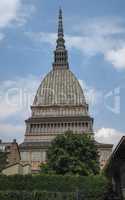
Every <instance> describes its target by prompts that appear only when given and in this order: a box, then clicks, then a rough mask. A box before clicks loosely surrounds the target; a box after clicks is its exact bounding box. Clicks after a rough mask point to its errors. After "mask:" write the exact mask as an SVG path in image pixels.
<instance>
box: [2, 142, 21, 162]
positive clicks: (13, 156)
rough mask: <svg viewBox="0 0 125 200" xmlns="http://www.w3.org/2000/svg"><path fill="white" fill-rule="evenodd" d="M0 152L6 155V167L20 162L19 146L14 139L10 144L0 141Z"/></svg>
mask: <svg viewBox="0 0 125 200" xmlns="http://www.w3.org/2000/svg"><path fill="white" fill-rule="evenodd" d="M0 151H2V152H6V153H7V165H13V164H14V163H18V162H20V159H21V157H20V151H19V146H18V143H17V142H16V140H15V139H14V140H13V141H12V142H2V140H0Z"/></svg>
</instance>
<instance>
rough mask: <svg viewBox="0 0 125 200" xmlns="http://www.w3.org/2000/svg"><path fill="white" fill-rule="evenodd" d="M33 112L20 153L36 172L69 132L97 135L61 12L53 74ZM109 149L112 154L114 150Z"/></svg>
mask: <svg viewBox="0 0 125 200" xmlns="http://www.w3.org/2000/svg"><path fill="white" fill-rule="evenodd" d="M31 110H32V116H31V118H29V119H27V120H26V133H25V139H24V143H22V144H21V145H20V151H21V158H22V162H24V163H25V162H30V163H31V164H32V170H38V166H39V165H40V163H41V162H46V151H47V148H48V145H49V144H50V143H51V141H52V140H53V139H54V138H55V136H57V135H59V134H62V133H65V132H66V131H68V130H71V131H73V132H74V133H75V134H77V133H81V134H87V133H89V134H92V135H93V118H91V117H90V115H89V112H88V110H89V107H88V104H87V103H86V100H85V96H84V93H83V90H82V88H81V86H80V84H79V81H78V80H77V78H76V77H75V75H74V74H73V73H72V72H71V70H70V68H69V62H68V52H67V50H66V47H65V40H64V31H63V21H62V10H61V9H60V10H59V24H58V38H57V45H56V50H55V51H54V62H53V65H52V70H51V71H50V72H49V73H48V74H47V75H46V76H45V78H44V79H43V80H42V82H41V84H40V86H39V88H38V91H37V94H36V96H35V99H34V102H33V105H32V107H31ZM106 148H107V149H108V153H109V151H110V152H111V148H112V146H106Z"/></svg>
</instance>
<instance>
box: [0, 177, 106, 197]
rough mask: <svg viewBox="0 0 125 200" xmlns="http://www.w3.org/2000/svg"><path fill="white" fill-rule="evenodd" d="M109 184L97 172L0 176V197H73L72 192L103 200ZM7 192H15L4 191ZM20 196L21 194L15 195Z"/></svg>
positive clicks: (80, 195)
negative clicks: (90, 174)
mask: <svg viewBox="0 0 125 200" xmlns="http://www.w3.org/2000/svg"><path fill="white" fill-rule="evenodd" d="M109 185H110V184H109V182H108V181H107V179H106V178H105V177H103V176H101V175H98V176H85V177H84V176H83V177H81V176H60V175H58V176H57V175H51V176H49V175H36V176H31V175H30V176H19V175H15V176H9V177H7V176H0V191H2V192H1V193H0V195H1V196H0V200H6V199H7V200H16V199H18V200H22V199H23V200H25V199H28V200H46V199H47V200H63V199H65V200H75V199H76V195H79V197H81V198H80V199H81V200H82V199H86V200H104V199H105V196H106V193H107V191H108V188H109ZM8 191H17V192H9V193H8ZM22 191H25V192H22ZM31 191H32V192H31ZM35 191H37V192H35ZM44 191H46V192H44ZM30 192H31V193H30ZM2 195H3V196H2ZM7 195H8V196H7ZM21 195H23V196H24V197H22V199H21V197H19V198H18V196H21ZM34 195H35V196H34ZM26 196H27V198H26ZM44 196H45V197H44ZM52 196H53V197H52ZM59 196H60V197H59ZM7 197H8V198H7Z"/></svg>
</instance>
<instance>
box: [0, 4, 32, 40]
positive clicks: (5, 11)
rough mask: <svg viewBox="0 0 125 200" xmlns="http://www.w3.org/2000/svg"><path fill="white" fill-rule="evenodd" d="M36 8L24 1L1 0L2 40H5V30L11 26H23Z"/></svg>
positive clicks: (0, 29)
mask: <svg viewBox="0 0 125 200" xmlns="http://www.w3.org/2000/svg"><path fill="white" fill-rule="evenodd" d="M34 11H35V7H34V6H33V5H31V4H26V3H24V2H22V0H0V40H2V39H4V29H5V28H7V27H9V26H10V25H11V26H12V25H23V24H25V23H26V22H27V20H28V18H29V17H30V16H31V13H33V12H34Z"/></svg>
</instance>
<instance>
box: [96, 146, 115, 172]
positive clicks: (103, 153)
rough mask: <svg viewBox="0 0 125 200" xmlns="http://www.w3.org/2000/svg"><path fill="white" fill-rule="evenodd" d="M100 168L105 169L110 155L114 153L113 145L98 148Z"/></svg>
mask: <svg viewBox="0 0 125 200" xmlns="http://www.w3.org/2000/svg"><path fill="white" fill-rule="evenodd" d="M98 151H99V162H100V168H101V169H103V168H104V166H105V164H106V162H107V160H108V159H109V157H110V155H111V154H112V147H108V148H106V147H105V148H104V147H103V148H102V147H101V148H100V147H99V148H98Z"/></svg>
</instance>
